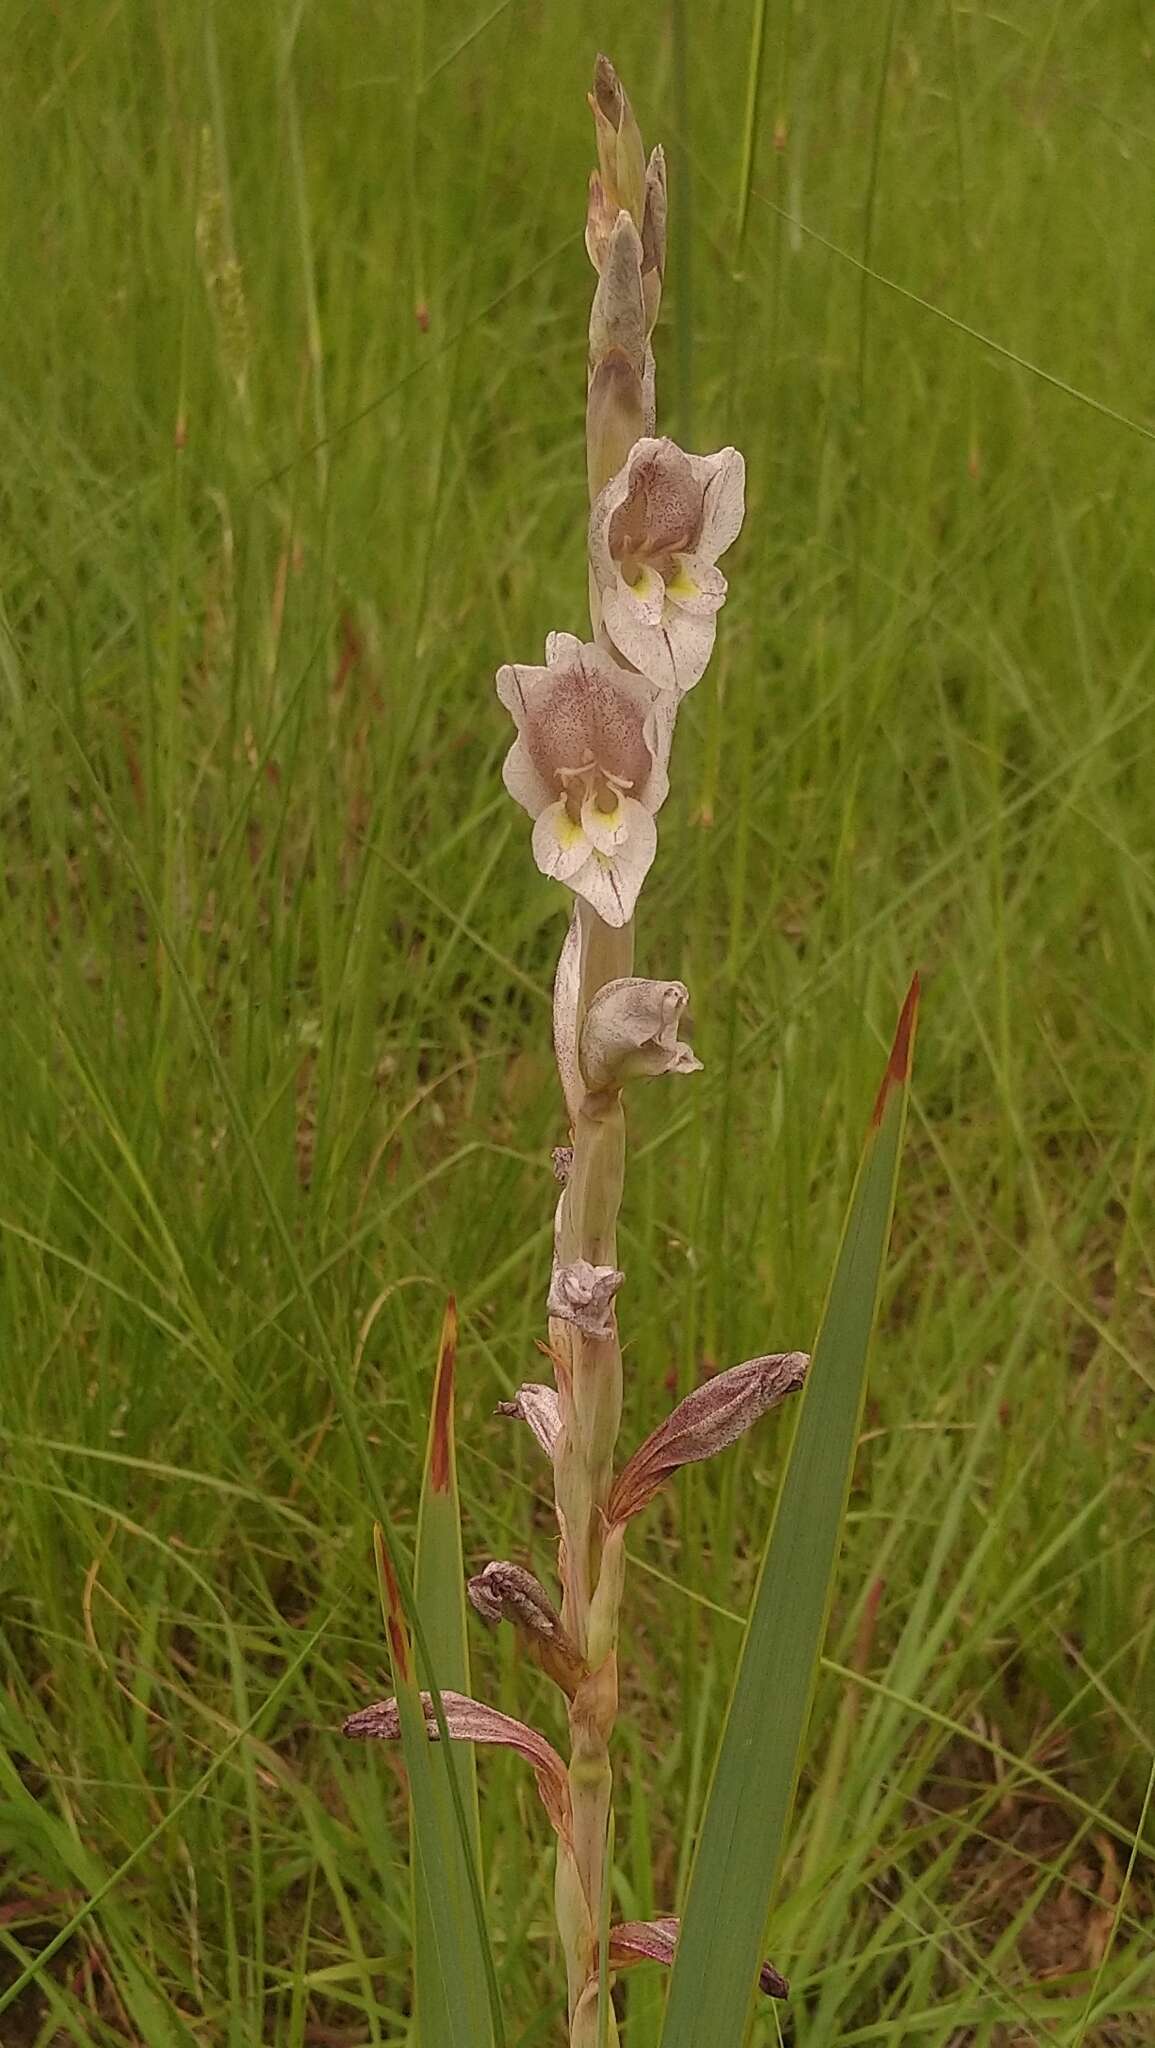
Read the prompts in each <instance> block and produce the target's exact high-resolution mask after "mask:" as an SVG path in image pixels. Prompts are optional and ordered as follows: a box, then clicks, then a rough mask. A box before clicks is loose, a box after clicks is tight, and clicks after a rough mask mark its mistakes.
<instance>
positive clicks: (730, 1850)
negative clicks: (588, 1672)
mask: <svg viewBox="0 0 1155 2048" xmlns="http://www.w3.org/2000/svg"><path fill="white" fill-rule="evenodd" d="M918 997H919V987H918V977H917V975H916V976H915V979H914V981H913V982H912V984H911V988H910V993H909V994H908V996H907V998H906V1002H905V1003H904V1005H903V1009H902V1015H901V1016H900V1018H899V1021H898V1030H897V1032H896V1034H895V1039H894V1045H893V1047H892V1050H891V1054H890V1059H889V1061H888V1063H887V1068H886V1073H885V1074H884V1076H883V1081H882V1086H881V1088H880V1089H879V1092H878V1100H877V1102H876V1103H875V1107H874V1115H873V1117H872V1119H871V1124H870V1130H869V1132H868V1134H867V1139H866V1145H865V1147H864V1150H863V1154H862V1159H861V1162H860V1164H859V1168H858V1175H857V1178H856V1180H855V1183H854V1191H853V1194H852V1195H851V1199H850V1208H849V1212H848V1214H847V1218H846V1223H845V1226H844V1229H843V1233H842V1243H841V1246H840V1248H839V1254H838V1261H837V1264H836V1266H835V1269H834V1277H833V1279H832V1281H831V1285H830V1293H829V1295H828V1297H827V1302H826V1312H825V1314H824V1316H823V1319H822V1327H821V1330H820V1332H819V1335H818V1341H817V1343H816V1344H815V1347H814V1359H813V1363H812V1365H811V1367H810V1373H809V1376H808V1378H807V1381H806V1386H805V1389H804V1391H803V1395H802V1404H801V1410H800V1413H799V1417H798V1424H797V1428H796V1430H795V1435H794V1442H793V1446H792V1448H791V1452H790V1461H789V1464H788V1466H787V1468H786V1473H785V1477H784V1478H783V1481H782V1487H781V1491H780V1493H779V1496H778V1504H777V1508H776V1510H775V1514H774V1521H773V1524H772V1526H771V1530H770V1537H769V1541H768V1542H767V1545H766V1552H765V1555H764V1557H763V1560H762V1568H761V1572H760V1574H759V1580H758V1586H757V1590H756V1592H755V1595H754V1604H753V1607H752V1609H751V1613H750V1619H749V1622H748V1624H747V1628H746V1635H745V1640H744V1643H743V1648H742V1655H741V1659H740V1662H739V1665H738V1673H737V1677H736V1678H735V1681H734V1689H733V1692H732V1694H731V1698H730V1706H729V1711H728V1713H727V1716H726V1725H725V1728H724V1729H723V1731H722V1739H721V1742H720V1744H719V1748H718V1754H717V1758H716V1760H715V1765H714V1775H713V1780H712V1783H711V1786H710V1795H709V1798H708V1800H707V1803H706V1811H705V1815H704V1817H703V1821H702V1828H701V1833H700V1835H699V1838H698V1847H697V1851H696V1854H695V1858H694V1866H693V1871H692V1874H691V1878H690V1889H689V1896H688V1897H687V1900H686V1906H685V1912H684V1914H683V1918H682V1931H681V1937H680V1939H679V1942H678V1951H677V1956H676V1959H675V1963H674V1972H673V1976H672V1979H671V1982H670V1997H669V2004H668V2006H667V2009H666V2019H665V2025H664V2028H663V2031H662V2048H741V2044H742V2042H743V2039H744V2037H745V2032H746V2026H747V2022H748V2020H749V2016H750V2008H751V2003H752V2000H753V1996H754V1986H755V1983H756V1980H757V1976H758V1963H759V1958H760V1957H761V1955H762V1949H763V1939H764V1936H765V1932H766V1921H767V1917H768V1914H769V1909H770V1901H771V1897H772V1894H773V1889H774V1882H775V1878H776V1875H777V1872H778V1867H779V1864H780V1862H781V1858H782V1850H783V1846H784V1843H785V1839H786V1830H787V1827H788V1825H789V1821H790V1813H791V1809H792V1806H793V1803H794V1792H795V1787H796V1785H797V1781H798V1771H799V1767H800V1763H801V1758H802V1748H803V1743H804V1741H805V1737H806V1728H807V1723H808V1721H809V1718H810V1707H811V1702H812V1699H813V1696H814V1683H815V1676H816V1673H817V1669H818V1658H819V1655H820V1653H821V1649H822V1642H823V1637H824V1636H825V1633H826V1623H827V1617H828V1614H829V1610H830V1600H831V1594H832V1590H833V1585H834V1573H835V1565H836V1562H837V1557H838V1546H839V1539H840V1535H841V1531H842V1522H843V1517H844V1515H845V1513H846V1502H847V1497H848V1494H849V1491H850V1479H851V1471H852V1468H853V1463H854V1451H855V1445H856V1443H857V1440H858V1432H859V1426H860V1422H861V1416H862V1403H863V1396H864V1394H865V1389H866V1356H867V1350H868V1347H869V1343H870V1333H871V1329H872V1327H873V1323H874V1315H875V1309H876V1306H877V1302H878V1290H879V1282H880V1279H881V1274H882V1266H883V1260H884V1258H885V1256H886V1246H887V1240H888V1238H889V1236H890V1222H891V1216H892V1214H893V1210H894V1193H895V1186H896V1183H897V1179H898V1161H899V1153H900V1150H901V1146H902V1133H903V1126H904V1123H905V1119H906V1103H907V1096H908V1093H909V1087H910V1061H911V1053H912V1048H913V1041H914V1029H915V1021H916V1017H917V1012H918Z"/></svg>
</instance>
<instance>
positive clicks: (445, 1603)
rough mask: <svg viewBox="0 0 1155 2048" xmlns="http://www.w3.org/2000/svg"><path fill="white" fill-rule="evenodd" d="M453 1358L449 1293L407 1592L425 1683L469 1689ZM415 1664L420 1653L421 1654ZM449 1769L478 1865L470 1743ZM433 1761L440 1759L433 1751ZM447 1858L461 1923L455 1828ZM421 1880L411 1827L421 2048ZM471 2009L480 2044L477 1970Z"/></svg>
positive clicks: (440, 2008) (435, 2012) (432, 2021)
mask: <svg viewBox="0 0 1155 2048" xmlns="http://www.w3.org/2000/svg"><path fill="white" fill-rule="evenodd" d="M456 1360H457V1306H456V1303H455V1302H454V1301H452V1300H450V1302H449V1303H448V1305H447V1307H446V1310H445V1320H444V1322H443V1323H442V1326H441V1341H440V1344H439V1346H438V1353H437V1374H436V1378H435V1380H434V1386H433V1405H432V1409H431V1412H430V1418H429V1438H428V1443H427V1446H426V1452H425V1472H424V1476H423V1479H422V1483H421V1506H420V1509H419V1511H418V1518H417V1554H416V1559H415V1564H414V1575H413V1576H414V1593H415V1596H416V1600H417V1611H418V1614H419V1615H420V1617H421V1623H422V1628H423V1630H424V1638H425V1649H426V1651H427V1652H428V1656H429V1661H430V1664H431V1666H432V1670H431V1671H426V1670H424V1668H421V1679H422V1683H423V1684H424V1685H426V1686H428V1685H429V1683H430V1681H431V1680H432V1681H433V1682H435V1683H436V1684H437V1685H438V1686H439V1687H446V1686H448V1687H449V1688H450V1689H451V1690H452V1691H454V1692H463V1693H469V1692H470V1691H471V1690H472V1688H471V1686H470V1682H469V1637H468V1620H467V1609H466V1602H465V1561H464V1557H463V1555H462V1548H461V1510H460V1501H459V1498H458V1491H457V1442H456V1433H455V1430H454V1420H453V1415H454V1406H453V1392H454V1373H455V1369H456ZM418 1663H419V1667H420V1666H422V1659H421V1658H420V1657H419V1659H418ZM445 1756H446V1758H447V1761H448V1767H449V1769H450V1770H451V1771H453V1772H454V1774H455V1776H456V1778H457V1783H458V1786H459V1788H460V1791H461V1806H462V1811H463V1812H464V1814H465V1819H466V1825H467V1828H468V1831H469V1841H470V1847H471V1850H472V1854H473V1863H474V1868H475V1870H477V1871H478V1872H479V1873H480V1870H481V1827H480V1822H479V1818H478V1808H477V1770H476V1766H475V1762H474V1754H473V1746H472V1744H471V1743H468V1742H454V1743H450V1744H449V1745H448V1746H447V1747H446V1749H445ZM438 1761H439V1759H438ZM445 1852H446V1856H447V1859H448V1863H449V1869H448V1872H443V1873H442V1883H443V1884H445V1885H448V1888H449V1890H450V1892H451V1895H452V1897H453V1898H454V1899H455V1900H456V1901H458V1902H459V1905H458V1910H459V1911H460V1915H461V1921H462V1924H463V1925H464V1924H465V1922H466V1921H467V1920H470V1919H471V1917H472V1916H471V1906H470V1898H469V1870H468V1866H467V1863H466V1857H465V1852H464V1847H463V1844H462V1842H461V1838H460V1834H459V1832H458V1831H457V1830H456V1829H454V1830H453V1831H452V1832H451V1835H450V1837H449V1839H448V1841H447V1843H446V1845H445ZM428 1890H429V1883H428V1880H427V1879H426V1878H425V1877H424V1875H423V1870H422V1863H421V1841H420V1837H419V1833H418V1828H417V1824H416V1808H415V1809H414V1825H413V1920H414V1951H413V1965H414V1980H415V1984H416V1991H417V2025H418V2034H419V2038H420V2041H421V2043H422V2048H435V2044H436V2043H439V2042H442V2041H451V2040H452V2039H453V2034H452V2028H451V2017H450V2011H449V2005H448V1999H447V1994H446V1989H445V1985H444V1983H443V1979H442V1974H441V1958H440V1953H439V1950H438V1945H437V1933H436V1929H435V1927H434V1925H433V1921H432V1916H431V1913H430V1909H429V1903H428V1897H427V1894H428ZM482 1962H483V1958H482V1956H481V1952H480V1946H479V1944H476V1943H475V1944H472V1945H471V1947H470V1949H469V1951H468V1952H467V1953H466V1952H463V1954H462V1956H461V1958H460V1967H461V1968H462V1969H466V1968H472V1967H473V1965H474V1964H476V1963H482ZM469 1998H470V2003H471V2006H472V2009H473V2010H474V2011H476V2012H479V2013H483V2014H484V2019H483V2022H482V2031H481V2032H480V2033H479V2034H478V2035H477V2042H478V2048H490V2044H492V2041H493V2026H492V2021H491V2017H490V2013H489V2006H488V1993H487V1989H486V1980H485V1975H484V1969H483V1970H482V1974H481V1976H480V1977H479V1978H478V1979H477V1981H476V1983H473V1984H471V1985H470V1986H469Z"/></svg>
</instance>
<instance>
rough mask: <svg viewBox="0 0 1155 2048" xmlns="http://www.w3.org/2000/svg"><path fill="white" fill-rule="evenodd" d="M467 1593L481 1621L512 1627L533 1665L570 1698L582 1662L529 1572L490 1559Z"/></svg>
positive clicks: (581, 1673)
mask: <svg viewBox="0 0 1155 2048" xmlns="http://www.w3.org/2000/svg"><path fill="white" fill-rule="evenodd" d="M468 1593H469V1598H470V1602H471V1604H472V1605H473V1606H474V1607H475V1608H476V1610H477V1612H478V1614H480V1616H481V1618H482V1620H483V1621H487V1622H489V1623H490V1625H491V1626H493V1627H496V1626H497V1624H498V1623H499V1622H502V1621H508V1622H511V1623H512V1625H513V1627H514V1628H515V1629H516V1630H517V1633H518V1635H519V1636H520V1637H521V1640H522V1643H523V1644H524V1646H525V1648H526V1650H527V1651H528V1653H529V1655H530V1656H531V1657H532V1659H533V1661H534V1663H535V1664H537V1665H539V1666H540V1668H541V1670H543V1671H544V1672H545V1674H546V1676H547V1678H552V1679H553V1681H554V1684H555V1685H559V1686H560V1687H561V1689H562V1691H563V1692H564V1693H565V1694H566V1695H567V1697H568V1698H569V1699H572V1698H573V1696H574V1693H575V1692H576V1691H577V1688H578V1685H579V1683H580V1681H581V1680H582V1679H583V1678H584V1677H585V1671H586V1667H585V1662H584V1659H583V1658H582V1655H581V1652H580V1650H579V1649H578V1647H577V1644H576V1643H575V1642H574V1641H573V1638H572V1637H571V1636H570V1635H569V1634H568V1633H567V1631H566V1630H565V1629H564V1628H563V1627H562V1624H561V1620H560V1617H559V1616H558V1613H557V1611H556V1609H555V1607H554V1605H553V1602H552V1601H551V1599H550V1597H549V1595H548V1593H547V1592H546V1591H545V1588H544V1587H543V1586H541V1585H539V1584H538V1581H537V1580H536V1579H535V1578H534V1576H533V1573H532V1572H527V1571H524V1570H523V1569H522V1567H521V1565H518V1564H506V1563H503V1562H500V1561H498V1560H496V1559H495V1560H494V1562H493V1563H492V1564H487V1565H486V1567H485V1570H484V1571H483V1572H478V1574H477V1576H476V1578H472V1579H470V1581H469V1584H468Z"/></svg>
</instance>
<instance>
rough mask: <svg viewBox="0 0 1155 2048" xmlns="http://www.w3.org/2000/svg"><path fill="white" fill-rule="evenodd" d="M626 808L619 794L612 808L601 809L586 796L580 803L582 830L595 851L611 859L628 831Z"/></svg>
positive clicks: (592, 799)
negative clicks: (581, 803)
mask: <svg viewBox="0 0 1155 2048" xmlns="http://www.w3.org/2000/svg"><path fill="white" fill-rule="evenodd" d="M629 829H630V827H629V821H628V819H627V817H626V808H625V804H624V803H623V801H622V799H621V797H620V796H619V797H618V798H617V799H616V801H615V803H614V806H613V809H612V810H609V811H607V810H603V809H602V807H601V805H600V804H599V803H598V802H597V801H596V800H595V798H593V797H592V796H588V797H587V798H586V800H585V802H584V803H583V805H582V831H583V832H584V833H585V835H586V838H587V839H588V840H589V843H590V845H591V846H592V847H593V848H594V849H595V851H596V852H598V853H600V854H603V855H604V856H605V858H606V859H607V860H612V859H613V856H614V854H615V853H616V852H617V850H618V848H619V846H621V845H622V843H623V842H624V840H625V839H626V837H627V835H628V833H629Z"/></svg>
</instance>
